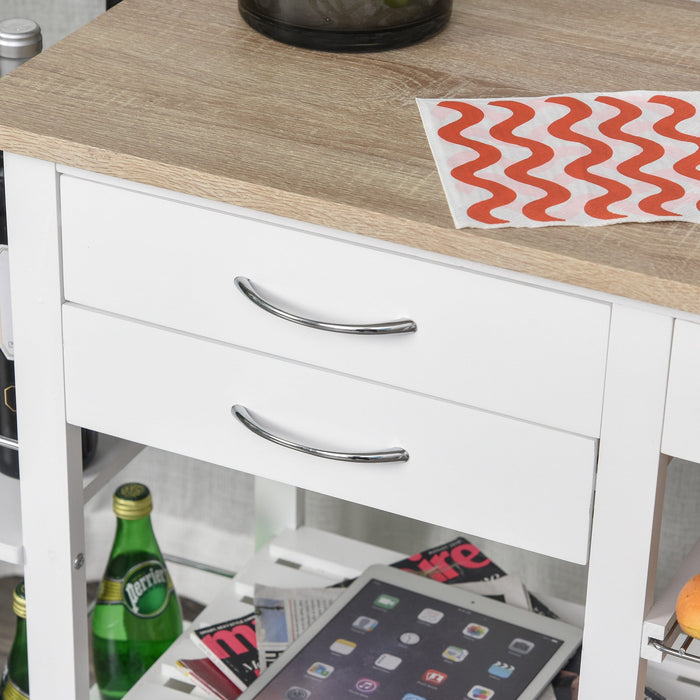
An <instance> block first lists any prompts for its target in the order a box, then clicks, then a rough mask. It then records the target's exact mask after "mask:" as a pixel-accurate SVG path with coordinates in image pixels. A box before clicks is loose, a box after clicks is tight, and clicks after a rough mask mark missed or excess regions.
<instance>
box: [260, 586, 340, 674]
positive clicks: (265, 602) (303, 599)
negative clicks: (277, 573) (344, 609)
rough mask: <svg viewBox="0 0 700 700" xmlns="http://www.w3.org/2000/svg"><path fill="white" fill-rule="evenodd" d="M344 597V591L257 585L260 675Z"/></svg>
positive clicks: (338, 589)
mask: <svg viewBox="0 0 700 700" xmlns="http://www.w3.org/2000/svg"><path fill="white" fill-rule="evenodd" d="M343 593H344V590H343V589H342V588H275V587H272V586H263V585H261V584H256V586H255V595H254V599H253V603H254V605H255V629H256V634H257V637H258V656H259V659H258V661H259V664H260V671H261V672H262V671H265V669H267V668H268V666H269V665H270V664H271V663H272V662H273V661H274V660H275V659H277V657H278V656H280V654H282V652H284V651H285V649H287V647H288V646H289V645H290V644H291V643H292V642H293V641H294V640H295V639H296V638H297V637H298V636H299V635H300V634H301V633H302V632H304V630H306V629H307V627H309V625H311V623H312V622H314V621H315V620H316V619H317V618H318V617H319V616H320V615H321V613H323V612H325V611H326V610H327V609H328V608H329V607H330V606H331V604H332V603H333V601H334V600H336V599H337V598H338V597H339V596H341V595H342V594H343Z"/></svg>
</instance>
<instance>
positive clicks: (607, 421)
mask: <svg viewBox="0 0 700 700" xmlns="http://www.w3.org/2000/svg"><path fill="white" fill-rule="evenodd" d="M671 332H672V320H671V319H670V318H667V317H664V316H657V315H655V314H650V313H645V312H642V311H637V310H634V309H629V308H627V307H619V306H615V307H613V315H612V324H611V328H610V352H609V356H608V373H607V384H606V390H605V404H604V407H603V429H602V434H601V446H600V456H599V460H598V477H597V482H596V497H595V510H594V515H593V533H592V537H591V558H590V563H589V574H588V590H587V598H586V625H585V628H584V636H583V659H582V667H581V671H582V677H581V688H580V693H579V700H601V698H616V699H617V698H620V699H622V698H625V699H626V700H627V699H629V700H632V698H637V699H639V700H640V699H641V698H643V686H644V672H643V671H644V667H643V666H642V665H641V664H640V658H639V649H640V644H641V637H642V621H643V619H644V616H645V614H646V613H647V612H648V610H649V608H650V606H651V600H652V593H653V587H654V572H655V567H656V553H657V548H658V540H657V538H658V530H659V528H658V525H659V523H660V520H659V519H660V510H661V505H662V503H663V487H664V476H665V466H666V460H663V462H662V464H659V450H660V446H661V428H662V423H663V405H664V395H665V391H666V377H667V374H668V364H669V356H670V350H671Z"/></svg>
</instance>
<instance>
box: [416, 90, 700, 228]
mask: <svg viewBox="0 0 700 700" xmlns="http://www.w3.org/2000/svg"><path fill="white" fill-rule="evenodd" d="M417 103H418V108H419V110H420V114H421V118H422V120H423V125H424V127H425V131H426V133H427V136H428V141H429V143H430V147H431V150H432V152H433V156H434V158H435V162H436V164H437V167H438V171H439V173H440V178H441V181H442V185H443V187H444V189H445V193H446V195H447V200H448V203H449V206H450V210H451V212H452V217H453V219H454V222H455V225H456V226H457V228H463V227H466V226H470V227H475V228H500V227H505V226H525V227H535V226H555V225H576V226H601V225H603V224H612V223H622V222H631V221H663V220H682V221H698V222H700V92H652V91H635V92H613V93H573V94H568V95H552V96H548V97H515V98H509V99H501V98H498V99H473V100H472V99H468V100H467V99H464V100H463V99H418V100H417Z"/></svg>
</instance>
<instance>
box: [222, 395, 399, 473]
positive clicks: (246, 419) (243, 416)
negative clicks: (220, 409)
mask: <svg viewBox="0 0 700 700" xmlns="http://www.w3.org/2000/svg"><path fill="white" fill-rule="evenodd" d="M231 413H232V414H233V415H234V416H235V417H236V418H238V420H239V421H240V422H241V423H243V425H245V427H246V428H248V430H250V431H252V432H254V433H255V434H256V435H259V436H260V437H263V438H265V439H266V440H269V441H270V442H274V443H276V444H277V445H282V447H289V449H291V450H298V451H299V452H304V453H306V454H308V455H313V456H314V457H325V458H326V459H337V460H340V461H341V462H367V463H372V464H379V463H380V462H407V461H408V452H406V450H404V449H402V448H401V447H395V448H392V449H389V450H380V451H378V452H361V453H352V452H333V451H331V450H322V449H320V448H318V447H309V446H308V445H300V444H299V443H296V442H292V441H291V440H286V439H285V438H282V437H280V436H279V435H274V434H273V433H271V432H269V431H268V430H265V428H263V427H262V426H261V425H260V424H259V423H257V422H256V421H255V420H253V418H252V416H251V415H250V413H248V409H247V408H246V407H245V406H241V405H239V404H236V405H235V406H231Z"/></svg>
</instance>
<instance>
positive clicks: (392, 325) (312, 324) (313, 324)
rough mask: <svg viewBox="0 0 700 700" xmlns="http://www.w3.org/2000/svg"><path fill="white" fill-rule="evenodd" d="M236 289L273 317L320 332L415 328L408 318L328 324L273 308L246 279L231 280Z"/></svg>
mask: <svg viewBox="0 0 700 700" xmlns="http://www.w3.org/2000/svg"><path fill="white" fill-rule="evenodd" d="M233 281H234V282H235V284H236V286H237V287H238V289H240V290H241V292H243V294H245V295H246V296H247V297H248V299H250V300H251V301H252V302H253V303H254V304H257V305H258V306H259V307H260V308H261V309H264V310H265V311H267V312H268V313H271V314H273V315H274V316H279V317H280V318H284V319H286V320H287V321H292V323H300V324H301V325H302V326H308V327H309V328H316V329H318V330H321V331H332V332H334V333H354V334H356V335H389V334H391V333H415V332H416V330H417V328H418V327H417V326H416V324H415V322H414V321H411V320H410V319H408V318H405V319H399V320H398V321H388V322H386V323H368V324H364V325H360V326H353V325H348V324H345V323H328V322H326V321H316V320H314V319H311V318H304V317H303V316H298V315H297V314H293V313H292V312H291V311H285V310H284V309H280V308H279V307H278V306H274V305H273V304H271V303H270V302H269V301H266V300H265V299H263V298H262V297H261V296H260V295H259V294H258V293H257V291H256V290H255V287H254V286H253V283H252V282H251V281H250V280H249V279H248V278H247V277H236V278H235V279H234V280H233Z"/></svg>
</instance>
